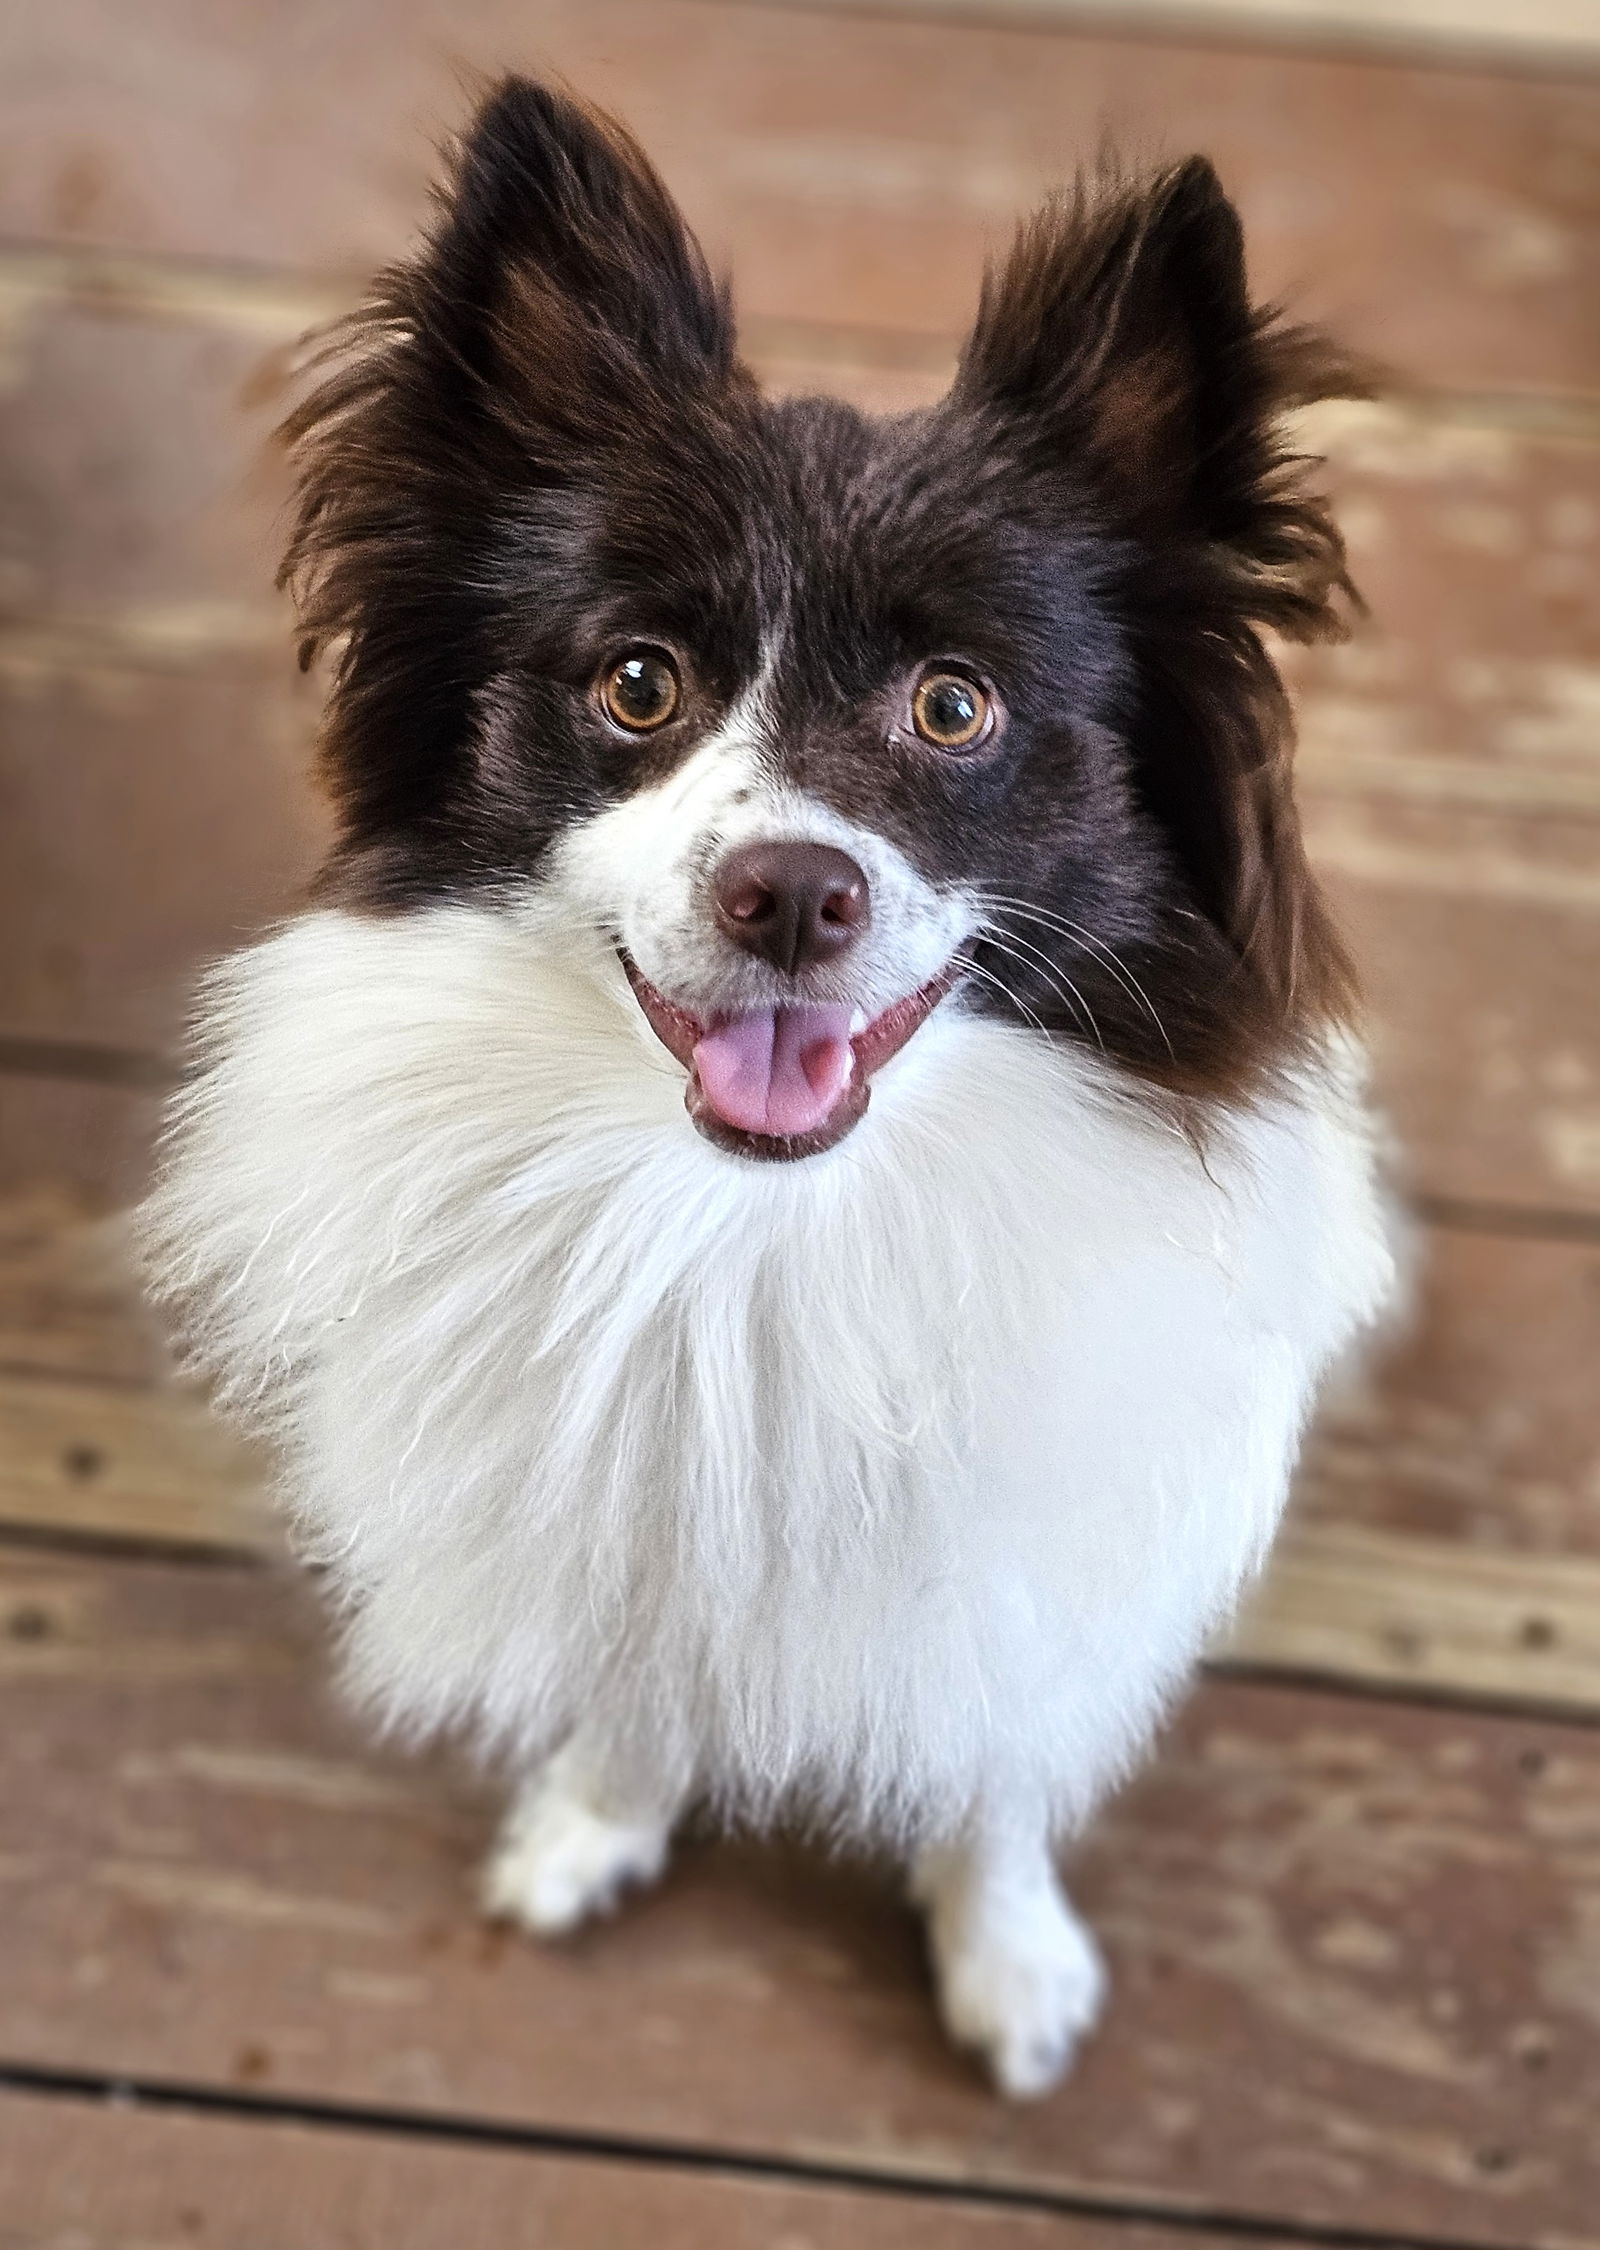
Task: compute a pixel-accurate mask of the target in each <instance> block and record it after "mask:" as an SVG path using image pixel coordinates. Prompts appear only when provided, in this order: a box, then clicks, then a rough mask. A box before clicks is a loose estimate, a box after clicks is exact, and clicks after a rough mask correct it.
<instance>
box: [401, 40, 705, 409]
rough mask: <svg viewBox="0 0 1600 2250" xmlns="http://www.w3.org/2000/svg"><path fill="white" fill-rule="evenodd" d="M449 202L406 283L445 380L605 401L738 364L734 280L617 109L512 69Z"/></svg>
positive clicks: (489, 106) (598, 404) (556, 399)
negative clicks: (719, 276) (729, 282)
mask: <svg viewBox="0 0 1600 2250" xmlns="http://www.w3.org/2000/svg"><path fill="white" fill-rule="evenodd" d="M439 200H440V204H441V216H440V219H439V222H438V224H437V226H436V227H435V230H434V233H433V236H432V239H431V241H430V242H429V244H428V246H427V249H426V250H425V252H424V254H423V256H422V257H421V258H420V259H419V260H418V262H417V264H416V265H415V266H414V267H413V268H412V270H411V273H410V275H409V286H408V288H407V289H406V292H405V293H406V296H407V298H408V300H409V310H410V312H411V314H412V316H413V319H414V321H415V324H416V326H415V339H416V347H417V349H419V350H420V351H423V352H426V353H430V354H431V355H432V356H433V360H434V365H435V369H436V372H437V373H438V375H439V376H440V378H441V379H445V378H447V377H448V376H449V375H450V374H451V372H452V371H453V372H454V373H455V374H456V375H457V376H458V377H460V378H461V379H464V380H467V381H472V380H477V381H482V382H489V383H493V382H495V381H506V380H508V379H509V380H510V381H512V382H513V383H516V382H518V381H519V380H520V381H521V382H523V383H525V384H529V385H531V386H532V389H533V391H534V393H535V395H536V397H538V398H539V400H540V401H541V402H542V403H543V404H545V405H546V406H556V405H562V404H564V405H565V406H566V407H567V408H568V409H570V408H571V407H572V406H573V404H574V403H575V402H578V401H582V402H583V403H584V404H585V405H586V406H588V407H589V408H590V409H600V408H603V406H604V405H605V404H606V403H607V402H611V403H616V402H617V401H618V400H619V399H620V398H621V396H622V395H623V394H626V393H628V392H629V391H630V390H632V391H641V390H648V389H654V390H659V389H661V388H663V387H670V388H674V389H681V388H682V387H684V386H694V385H698V384H703V383H705V382H706V381H708V380H715V379H719V378H721V379H726V378H727V377H728V376H729V374H730V373H731V372H732V370H733V367H734V363H735V362H734V335H733V321H732V315H731V312H730V308H729V303H728V295H727V291H726V288H725V287H723V286H720V285H719V284H718V283H716V282H715V281H713V279H712V277H711V275H710V273H709V271H708V270H707V267H706V263H705V259H704V257H703V255H702V253H701V251H700V247H699V245H698V244H697V243H696V241H695V240H694V237H693V236H692V235H691V234H690V233H689V231H688V229H687V227H686V226H685V224H684V222H683V219H682V217H681V215H680V213H679V211H678V209H677V206H676V205H675V204H674V202H673V200H672V198H671V196H670V195H669V194H668V192H667V190H666V187H665V186H664V185H663V183H662V181H661V179H660V176H659V175H658V174H657V172H656V171H655V169H654V168H653V166H652V165H651V164H650V162H649V160H648V158H647V157H646V156H645V154H644V152H643V150H642V149H640V148H639V146H638V145H637V143H636V142H635V141H634V140H633V139H632V138H631V137H630V135H629V134H628V133H626V132H625V131H624V129H623V128H622V127H621V126H620V125H619V124H617V123H616V122H615V120H613V119H611V118H608V117H605V116H602V115H601V114H600V112H598V111H596V110H592V109H589V108H587V107H586V106H585V105H583V104H582V103H580V102H578V101H575V100H574V99H573V98H572V97H570V96H569V95H566V94H564V93H560V92H558V91H556V90H555V89H554V88H551V87H549V86H541V85H536V84H535V83H534V82H533V81H532V80H530V79H526V78H507V79H505V80H503V81H502V82H501V84H500V85H499V86H497V87H496V88H495V90H494V91H493V92H492V93H491V94H490V95H489V96H488V97H487V99H486V100H485V101H484V102H483V104H482V105H481V107H480V108H479V110H478V114H477V116H476V117H475V119H474V120H473V123H472V125H471V127H470V129H469V131H468V132H467V134H466V136H465V138H464V139H463V141H462V143H461V146H460V149H459V152H458V155H457V159H456V164H455V170H454V176H453V178H452V179H450V180H449V181H448V182H447V184H446V185H445V187H444V188H443V190H442V191H441V193H440V198H439ZM589 394H598V395H593V396H591V395H589Z"/></svg>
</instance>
